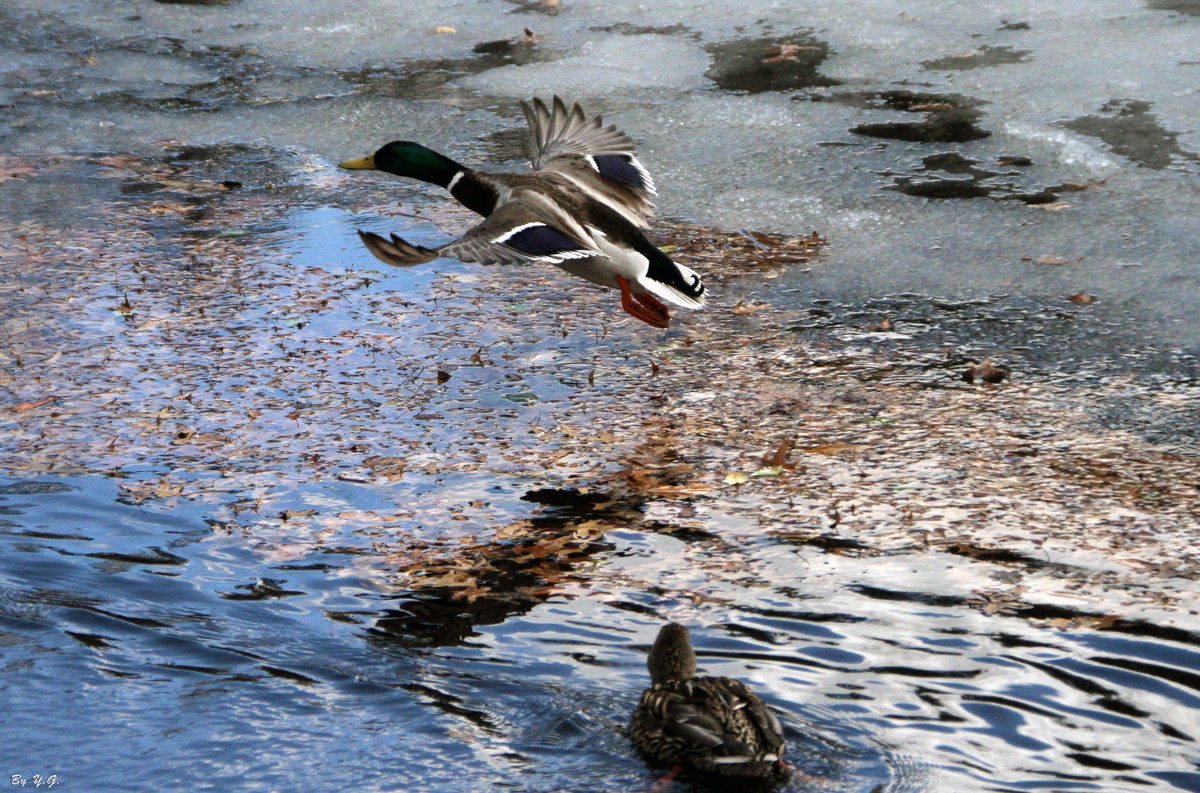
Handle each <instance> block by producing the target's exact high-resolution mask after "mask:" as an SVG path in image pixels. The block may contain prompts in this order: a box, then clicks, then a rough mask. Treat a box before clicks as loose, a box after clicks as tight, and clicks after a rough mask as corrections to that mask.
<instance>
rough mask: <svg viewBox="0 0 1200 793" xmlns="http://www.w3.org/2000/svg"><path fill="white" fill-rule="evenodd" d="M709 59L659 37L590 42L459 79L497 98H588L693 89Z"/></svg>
mask: <svg viewBox="0 0 1200 793" xmlns="http://www.w3.org/2000/svg"><path fill="white" fill-rule="evenodd" d="M708 66H709V59H708V56H707V55H706V54H705V53H704V50H703V49H701V48H700V47H699V46H698V45H697V44H695V43H694V42H692V41H690V40H687V39H677V38H673V37H670V36H663V35H658V34H646V35H641V36H611V37H608V38H604V39H600V40H593V41H588V42H586V43H584V44H583V46H581V47H580V48H579V50H578V52H577V53H576V54H574V55H568V56H567V57H565V58H563V59H562V60H561V61H557V62H554V63H532V64H528V65H525V66H516V65H513V66H504V67H501V68H499V69H492V70H491V71H487V72H484V73H483V74H479V75H475V76H473V77H467V78H464V79H462V80H458V81H457V85H459V86H461V87H464V88H472V89H474V90H477V91H483V92H486V93H491V94H496V95H500V96H520V97H528V96H548V95H550V94H555V93H557V94H570V95H576V96H587V95H593V96H594V95H596V94H609V93H613V92H616V91H625V90H643V89H647V88H672V89H675V90H694V89H697V88H701V87H703V86H704V85H705V84H706V83H707V82H708V80H707V79H706V78H705V77H704V72H705V70H706V69H708Z"/></svg>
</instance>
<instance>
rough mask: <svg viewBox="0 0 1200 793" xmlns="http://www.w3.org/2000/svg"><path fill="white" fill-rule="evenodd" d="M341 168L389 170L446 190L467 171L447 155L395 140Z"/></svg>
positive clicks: (409, 142) (349, 161)
mask: <svg viewBox="0 0 1200 793" xmlns="http://www.w3.org/2000/svg"><path fill="white" fill-rule="evenodd" d="M338 167H339V168H348V169H350V170H352V171H387V172H388V173H392V174H395V175H396V176H408V177H411V178H413V179H420V180H421V181H422V182H429V183H430V184H436V185H441V186H442V187H446V186H447V185H449V184H450V180H451V179H453V178H454V175H455V174H456V173H458V172H460V171H464V170H466V168H464V167H463V166H462V165H459V164H458V163H456V162H455V161H454V160H452V159H450V158H449V157H447V156H445V155H444V154H438V153H437V152H436V151H434V150H433V149H429V148H426V147H425V146H422V145H421V144H420V143H413V142H412V141H410V140H394V141H392V142H391V143H388V144H386V145H384V146H382V147H381V148H380V149H379V151H377V152H375V153H374V154H368V155H367V156H366V157H360V158H358V159H357V160H346V161H345V162H340V163H338Z"/></svg>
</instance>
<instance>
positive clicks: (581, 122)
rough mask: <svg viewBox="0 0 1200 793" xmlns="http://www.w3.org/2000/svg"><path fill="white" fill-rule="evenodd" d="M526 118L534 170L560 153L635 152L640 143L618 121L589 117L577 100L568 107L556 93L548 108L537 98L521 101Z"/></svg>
mask: <svg viewBox="0 0 1200 793" xmlns="http://www.w3.org/2000/svg"><path fill="white" fill-rule="evenodd" d="M521 109H522V110H524V111H525V120H526V121H527V122H528V123H529V132H530V138H531V140H530V143H531V146H530V148H531V149H532V150H531V151H529V152H527V153H528V154H529V161H530V162H532V163H533V167H534V169H535V170H542V169H543V168H545V167H547V165H548V164H549V163H550V162H552V161H553V160H554V159H556V158H558V157H565V156H570V155H579V154H583V155H587V154H633V153H634V152H635V151H636V150H637V144H635V143H634V142H633V139H632V138H630V137H629V136H628V135H626V134H625V133H624V132H622V131H621V130H619V129H617V128H616V126H615V125H613V124H609V125H608V126H607V127H606V126H604V122H603V121H602V120H601V118H600V116H596V117H595V118H593V119H592V120H591V121H589V120H588V119H587V118H586V117H585V116H584V115H583V108H581V107H580V106H579V105H578V104H574V105H572V106H571V109H570V110H568V109H567V106H566V104H564V103H563V101H562V100H561V99H559V98H558V97H557V96H556V97H554V100H553V101H552V103H551V107H549V108H547V107H546V103H545V102H543V101H542V100H540V99H534V100H533V102H532V103H529V102H524V101H522V102H521Z"/></svg>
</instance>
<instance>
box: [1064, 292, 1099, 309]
mask: <svg viewBox="0 0 1200 793" xmlns="http://www.w3.org/2000/svg"><path fill="white" fill-rule="evenodd" d="M1067 300H1070V301H1071V302H1072V303H1074V304H1075V305H1077V306H1090V305H1091V304H1092V303H1095V302H1096V298H1095V296H1094V295H1089V294H1088V293H1087V292H1076V293H1075V294H1073V295H1071V296H1070V297H1068V298H1067Z"/></svg>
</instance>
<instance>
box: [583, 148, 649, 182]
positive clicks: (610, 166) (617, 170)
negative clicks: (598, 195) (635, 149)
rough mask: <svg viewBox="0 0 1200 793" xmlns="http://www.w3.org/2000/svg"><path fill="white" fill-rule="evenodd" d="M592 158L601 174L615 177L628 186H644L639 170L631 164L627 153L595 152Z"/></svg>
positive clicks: (610, 177)
mask: <svg viewBox="0 0 1200 793" xmlns="http://www.w3.org/2000/svg"><path fill="white" fill-rule="evenodd" d="M592 160H593V161H595V163H596V169H597V170H598V171H600V175H601V176H606V177H608V178H609V179H615V180H616V181H618V182H621V183H622V184H627V185H629V186H630V187H645V186H646V184H645V182H643V181H642V174H641V172H639V171H638V169H637V167H636V166H635V165H634V164H633V158H632V157H630V156H629V155H627V154H597V155H595V156H594V157H592Z"/></svg>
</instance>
